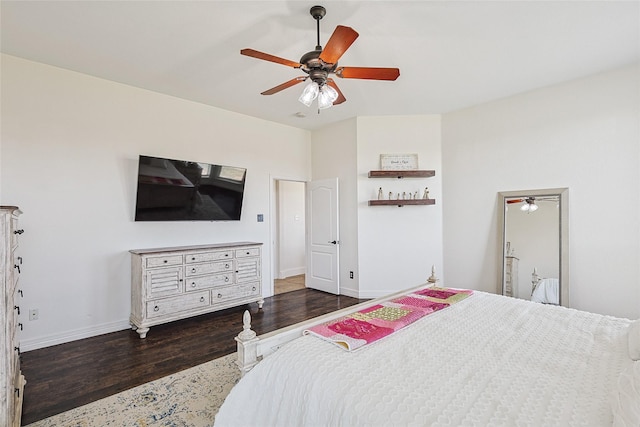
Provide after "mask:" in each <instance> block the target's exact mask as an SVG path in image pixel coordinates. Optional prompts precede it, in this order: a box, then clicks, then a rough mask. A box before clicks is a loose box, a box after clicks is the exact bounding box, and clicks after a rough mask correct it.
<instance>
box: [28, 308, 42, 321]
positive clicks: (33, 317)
mask: <svg viewBox="0 0 640 427" xmlns="http://www.w3.org/2000/svg"><path fill="white" fill-rule="evenodd" d="M39 316H40V314H39V313H38V309H37V308H34V309H32V310H29V320H38V317H39Z"/></svg>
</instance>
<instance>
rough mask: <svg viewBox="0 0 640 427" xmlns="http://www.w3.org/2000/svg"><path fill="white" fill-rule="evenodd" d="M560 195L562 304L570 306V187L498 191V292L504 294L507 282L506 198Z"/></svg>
mask: <svg viewBox="0 0 640 427" xmlns="http://www.w3.org/2000/svg"><path fill="white" fill-rule="evenodd" d="M544 196H558V197H559V210H560V212H559V216H560V218H559V219H560V236H559V237H560V240H559V243H560V248H559V249H560V250H559V254H560V260H559V262H560V275H559V276H560V277H558V280H559V283H560V285H559V286H560V305H561V306H564V307H569V189H568V188H548V189H543V190H522V191H501V192H499V193H498V224H499V227H498V233H499V241H500V242H501V243H502V245H501V246H500V247H499V251H500V254H499V257H500V258H499V259H500V260H501V261H500V265H501V267H502V271H501V274H500V279H501V280H500V285H499V288H498V293H499V294H500V295H504V284H505V256H506V249H507V239H506V222H505V210H506V207H507V204H506V200H507V199H513V198H526V197H544Z"/></svg>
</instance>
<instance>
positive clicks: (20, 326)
mask: <svg viewBox="0 0 640 427" xmlns="http://www.w3.org/2000/svg"><path fill="white" fill-rule="evenodd" d="M18 328H20V330H21V331H22V330H23V329H22V323H18Z"/></svg>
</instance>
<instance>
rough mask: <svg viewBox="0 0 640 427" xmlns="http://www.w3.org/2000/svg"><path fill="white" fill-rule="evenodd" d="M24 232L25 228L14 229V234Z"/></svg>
mask: <svg viewBox="0 0 640 427" xmlns="http://www.w3.org/2000/svg"><path fill="white" fill-rule="evenodd" d="M22 233H24V230H22V229H20V230H14V232H13V234H22Z"/></svg>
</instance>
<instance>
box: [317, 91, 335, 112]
mask: <svg viewBox="0 0 640 427" xmlns="http://www.w3.org/2000/svg"><path fill="white" fill-rule="evenodd" d="M336 99H338V92H336V90H335V89H334V88H332V87H331V86H329V85H324V86H322V89H320V94H319V95H318V108H319V109H321V110H323V109H325V108H329V107H331V106H333V101H335V100H336Z"/></svg>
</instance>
